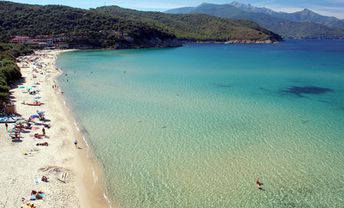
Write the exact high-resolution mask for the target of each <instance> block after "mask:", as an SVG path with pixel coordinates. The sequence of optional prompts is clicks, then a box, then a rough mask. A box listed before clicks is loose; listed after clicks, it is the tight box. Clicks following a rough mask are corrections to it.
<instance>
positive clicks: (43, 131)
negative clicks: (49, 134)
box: [42, 127, 45, 136]
mask: <svg viewBox="0 0 344 208" xmlns="http://www.w3.org/2000/svg"><path fill="white" fill-rule="evenodd" d="M42 134H43V136H45V128H44V127H43V128H42Z"/></svg>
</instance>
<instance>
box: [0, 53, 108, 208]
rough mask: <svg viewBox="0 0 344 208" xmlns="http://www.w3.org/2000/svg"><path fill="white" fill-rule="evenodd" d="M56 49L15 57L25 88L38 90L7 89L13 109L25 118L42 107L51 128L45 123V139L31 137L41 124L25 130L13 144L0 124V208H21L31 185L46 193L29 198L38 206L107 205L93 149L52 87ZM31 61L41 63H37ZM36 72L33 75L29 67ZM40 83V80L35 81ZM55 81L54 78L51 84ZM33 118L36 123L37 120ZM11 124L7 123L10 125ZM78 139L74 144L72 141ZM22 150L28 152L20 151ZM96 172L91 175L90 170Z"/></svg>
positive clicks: (52, 207) (28, 195) (31, 188)
mask: <svg viewBox="0 0 344 208" xmlns="http://www.w3.org/2000/svg"><path fill="white" fill-rule="evenodd" d="M59 53H61V51H57V50H54V51H38V52H36V54H35V55H31V56H28V57H24V58H23V59H24V61H25V60H34V59H36V60H35V61H29V62H28V64H27V66H28V67H25V68H23V67H22V66H24V65H26V64H24V62H23V61H22V62H19V63H18V66H20V67H21V72H22V75H23V78H24V79H25V82H24V83H22V85H24V86H25V87H26V88H27V87H31V86H33V85H36V86H37V87H36V89H38V90H40V92H39V94H37V95H30V94H29V93H23V91H25V89H22V88H15V89H13V90H11V92H12V93H13V96H14V99H13V101H15V105H16V110H17V112H18V113H20V114H21V115H22V116H23V118H25V119H28V118H29V116H30V115H32V114H35V113H36V111H37V110H39V111H45V117H46V118H47V119H49V120H50V122H47V123H50V124H51V128H50V129H48V128H45V130H46V135H47V136H48V137H49V138H44V139H34V136H33V135H34V133H40V134H41V133H42V126H38V125H34V127H38V129H36V130H31V131H30V132H28V133H22V134H21V135H22V136H23V137H24V138H23V142H20V143H14V142H12V141H11V139H10V137H9V135H8V133H6V130H5V125H3V124H2V125H0V138H1V139H0V145H1V151H0V167H1V171H0V187H2V191H1V192H0V207H9V208H16V207H21V205H22V202H21V199H22V197H24V198H26V199H29V197H30V193H31V190H37V191H43V192H45V194H46V197H44V199H43V200H36V201H32V202H33V203H34V204H35V205H36V206H37V207H38V208H40V207H44V208H50V207H51V208H60V207H61V208H62V207H63V208H74V207H85V208H87V207H92V208H96V207H109V205H108V203H107V202H106V200H105V199H104V196H103V193H104V187H105V186H104V185H103V182H102V180H100V179H101V178H102V177H101V171H99V168H97V167H98V166H97V164H96V163H95V162H94V160H93V159H92V158H93V157H92V156H91V155H92V154H91V153H90V152H89V150H88V148H87V147H86V146H85V144H84V143H83V142H82V138H81V135H80V133H79V132H77V131H76V130H75V129H76V128H75V126H74V120H73V118H72V115H71V114H70V113H68V110H67V108H66V107H65V106H64V104H63V102H64V101H63V95H61V92H60V90H59V89H53V88H52V85H53V84H54V83H55V79H56V77H57V76H58V75H60V74H61V72H60V71H58V70H57V68H56V67H55V60H56V56H57V55H58V54H59ZM33 63H36V64H37V63H41V64H43V66H42V67H41V68H40V67H38V68H37V67H36V66H34V65H33ZM34 68H36V69H37V70H38V73H34V74H36V75H37V77H36V78H33V69H34ZM37 82H38V83H39V85H37V84H35V83H37ZM56 84H57V83H56ZM37 96H39V97H41V99H40V101H41V102H43V103H45V104H44V105H42V106H39V107H38V106H28V105H24V104H22V102H23V101H25V102H32V101H33V98H34V97H37ZM35 121H36V122H38V123H39V122H40V121H39V120H38V119H36V120H35ZM13 126H14V125H13V124H9V129H10V128H12V127H13ZM75 138H77V139H78V142H79V146H80V147H82V149H77V148H76V147H75V146H74V144H73V142H74V139H75ZM38 142H48V143H49V146H48V147H46V146H36V143H38ZM24 153H28V155H25V154H24ZM64 172H66V173H67V174H68V176H67V179H66V183H63V182H61V181H60V180H59V179H60V178H61V175H62V173H64ZM93 172H95V173H96V174H94V173H93ZM43 175H45V176H47V177H49V182H48V183H45V182H39V183H38V184H36V183H35V181H34V180H35V177H36V178H41V177H42V176H43Z"/></svg>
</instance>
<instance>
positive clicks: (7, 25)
mask: <svg viewBox="0 0 344 208" xmlns="http://www.w3.org/2000/svg"><path fill="white" fill-rule="evenodd" d="M0 31H1V37H0V38H1V39H0V41H1V40H2V41H8V40H9V39H10V37H11V36H14V35H28V36H30V37H36V36H40V35H50V36H59V37H60V38H61V39H63V40H64V41H65V42H67V43H69V44H70V45H72V46H74V47H79V46H92V47H99V48H107V47H116V48H141V47H165V46H173V45H174V43H173V40H175V35H173V34H170V33H166V32H165V31H162V30H161V29H160V28H153V27H151V26H149V25H145V24H143V23H138V22H134V21H129V20H125V19H120V18H114V17H110V16H108V15H101V14H99V13H96V12H94V11H90V10H83V9H77V8H71V7H66V6H39V5H27V4H17V3H11V2H0Z"/></svg>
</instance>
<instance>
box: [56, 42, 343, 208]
mask: <svg viewBox="0 0 344 208" xmlns="http://www.w3.org/2000/svg"><path fill="white" fill-rule="evenodd" d="M58 66H59V67H61V68H62V69H63V71H64V72H65V73H66V74H64V75H63V76H61V77H60V78H59V83H60V85H61V87H62V89H63V90H64V91H65V96H66V98H67V101H68V103H69V105H70V106H71V108H72V109H73V112H74V114H75V116H76V118H77V120H78V122H79V123H80V125H81V126H82V129H83V133H84V134H85V136H86V137H87V140H88V142H89V144H90V146H91V148H92V149H93V151H94V152H95V154H96V156H97V157H98V159H99V161H100V162H101V163H102V164H103V166H104V172H105V176H106V183H107V189H108V193H109V195H110V198H111V199H112V201H113V202H114V203H115V204H119V205H120V207H125V208H139V207H157V208H158V207H159V208H162V207H164V208H168V207H190V208H200V207H205V208H209V207H215V208H220V207H303V208H304V207H342V206H343V204H344V151H343V150H344V41H285V42H282V43H278V44H268V45H225V44H190V45H185V46H184V47H180V48H169V49H139V50H94V51H75V52H68V53H64V54H62V55H60V56H59V59H58ZM256 177H260V178H261V180H262V182H263V183H264V191H259V190H257V189H256V187H255V180H256Z"/></svg>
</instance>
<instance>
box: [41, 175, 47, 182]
mask: <svg viewBox="0 0 344 208" xmlns="http://www.w3.org/2000/svg"><path fill="white" fill-rule="evenodd" d="M41 181H43V182H46V183H48V182H49V178H48V177H47V176H42V179H41Z"/></svg>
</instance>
